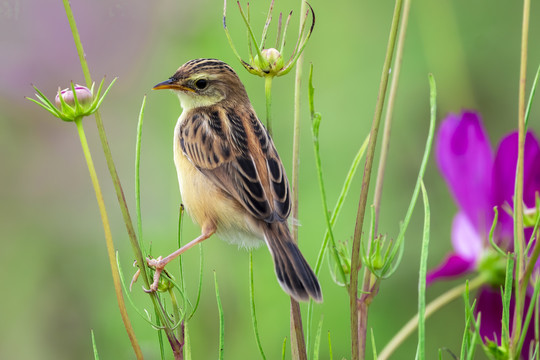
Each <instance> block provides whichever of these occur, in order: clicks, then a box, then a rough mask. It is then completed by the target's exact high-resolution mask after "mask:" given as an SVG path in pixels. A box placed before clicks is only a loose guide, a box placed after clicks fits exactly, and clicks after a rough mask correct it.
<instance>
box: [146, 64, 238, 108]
mask: <svg viewBox="0 0 540 360" xmlns="http://www.w3.org/2000/svg"><path fill="white" fill-rule="evenodd" d="M153 89H154V90H160V89H170V90H173V91H174V92H175V93H176V94H177V95H178V98H179V99H180V103H181V104H182V108H184V110H189V109H193V108H197V107H205V106H212V105H215V104H217V103H219V102H222V101H226V102H234V103H236V102H243V101H245V99H247V94H246V90H245V88H244V85H243V84H242V82H241V81H240V79H239V78H238V75H236V73H235V72H234V70H233V69H232V68H231V67H230V66H229V65H227V64H226V63H224V62H223V61H220V60H216V59H195V60H191V61H188V62H187V63H185V64H184V65H182V66H180V68H179V69H178V70H177V71H176V72H175V73H174V75H173V76H171V77H170V78H169V79H167V80H165V81H163V82H161V83H159V84H157V85H156V86H154V87H153Z"/></svg>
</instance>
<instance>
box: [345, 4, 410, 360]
mask: <svg viewBox="0 0 540 360" xmlns="http://www.w3.org/2000/svg"><path fill="white" fill-rule="evenodd" d="M401 7H402V0H396V3H395V7H394V14H393V19H392V26H391V29H390V36H389V39H388V46H387V49H386V58H385V61H384V65H383V70H382V75H381V82H380V85H379V94H378V97H377V99H378V100H377V104H376V106H375V115H374V117H373V123H372V126H371V131H370V136H369V143H368V149H367V153H366V163H365V166H364V175H363V178H362V189H361V192H360V200H359V202H358V212H357V216H356V224H355V229H354V236H353V246H352V257H351V280H350V286H349V308H350V317H351V318H350V321H351V342H352V344H351V350H352V359H353V360H358V359H364V358H365V350H366V348H365V346H366V331H367V308H368V306H369V305H368V303H369V302H370V300H371V298H370V296H371V295H372V294H373V293H372V291H374V290H375V289H374V288H373V286H374V284H372V283H371V280H370V279H371V275H370V273H369V271H366V272H365V276H364V283H363V290H364V295H362V299H361V300H360V301H359V300H358V270H359V268H360V266H361V263H360V242H361V235H362V227H363V224H364V216H365V212H366V204H367V197H368V191H369V183H370V179H371V171H372V166H373V158H374V155H375V146H376V143H377V135H378V132H379V124H380V120H381V114H382V110H383V107H384V100H385V94H386V88H387V86H388V77H389V72H390V71H389V70H390V65H391V63H392V58H393V55H394V49H395V43H396V38H397V30H398V24H399V20H400V14H401ZM368 251H369V250H368ZM359 308H360V309H359Z"/></svg>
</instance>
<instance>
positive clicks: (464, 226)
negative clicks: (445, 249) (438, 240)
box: [452, 212, 484, 265]
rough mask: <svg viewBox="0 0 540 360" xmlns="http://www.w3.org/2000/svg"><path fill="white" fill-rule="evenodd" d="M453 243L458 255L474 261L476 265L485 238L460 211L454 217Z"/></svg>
mask: <svg viewBox="0 0 540 360" xmlns="http://www.w3.org/2000/svg"><path fill="white" fill-rule="evenodd" d="M452 245H453V246H454V250H455V251H456V253H457V254H458V255H460V256H461V257H462V258H464V259H467V260H469V261H471V262H473V263H474V264H475V265H476V262H477V261H478V259H480V257H481V255H482V252H483V249H484V240H483V238H482V237H480V235H479V234H478V232H477V230H476V229H475V228H474V227H473V224H472V223H471V222H470V220H469V218H468V217H467V215H465V213H463V212H459V213H458V214H457V215H456V216H455V217H454V222H453V223H452Z"/></svg>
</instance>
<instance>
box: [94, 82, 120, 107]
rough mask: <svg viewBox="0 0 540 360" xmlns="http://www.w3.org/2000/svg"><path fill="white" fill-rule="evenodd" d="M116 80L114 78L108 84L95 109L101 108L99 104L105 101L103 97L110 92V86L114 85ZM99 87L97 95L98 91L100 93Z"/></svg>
mask: <svg viewBox="0 0 540 360" xmlns="http://www.w3.org/2000/svg"><path fill="white" fill-rule="evenodd" d="M116 79H118V78H116V77H115V78H114V79H113V80H112V81H111V83H110V84H109V86H108V87H107V89H106V90H105V92H104V93H103V96H101V97H100V98H99V101H98V102H97V104H96V108H99V107H100V106H101V103H102V102H103V100H104V99H105V96H107V94H108V93H109V90H111V87H112V86H113V85H114V83H115V82H116ZM102 82H103V80H102ZM101 86H102V85H100V86H99V89H98V93H99V91H100V89H101Z"/></svg>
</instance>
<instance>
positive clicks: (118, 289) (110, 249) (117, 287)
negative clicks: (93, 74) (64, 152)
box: [75, 118, 143, 359]
mask: <svg viewBox="0 0 540 360" xmlns="http://www.w3.org/2000/svg"><path fill="white" fill-rule="evenodd" d="M75 125H77V132H78V133H79V138H80V140H81V146H82V149H83V153H84V157H85V159H86V164H87V165H88V172H89V173H90V179H92V185H93V186H94V191H95V193H96V200H97V203H98V207H99V212H100V214H101V221H102V223H103V230H104V232H105V242H106V244H107V255H108V256H109V263H110V265H111V273H112V277H113V283H114V291H115V293H116V300H117V301H118V307H119V308H120V315H121V316H122V321H123V322H124V326H125V328H126V332H127V333H128V336H129V340H130V341H131V345H132V346H133V350H134V351H135V355H136V356H137V359H142V358H143V355H142V351H141V348H140V346H139V343H138V342H137V338H136V337H135V332H134V331H133V327H132V326H131V322H130V320H129V316H128V314H127V309H126V304H125V301H124V295H123V293H122V284H121V282H120V275H119V273H118V268H117V267H116V256H115V251H114V243H113V239H112V233H111V227H110V225H109V218H108V216H107V210H106V208H105V202H104V201H103V194H102V193H101V187H100V186H99V181H98V178H97V174H96V169H95V167H94V162H93V161H92V156H91V154H90V149H89V147H88V142H87V141H86V135H85V134H84V128H83V125H82V118H77V119H75Z"/></svg>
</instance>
